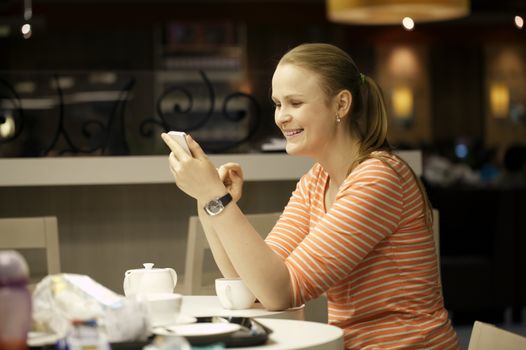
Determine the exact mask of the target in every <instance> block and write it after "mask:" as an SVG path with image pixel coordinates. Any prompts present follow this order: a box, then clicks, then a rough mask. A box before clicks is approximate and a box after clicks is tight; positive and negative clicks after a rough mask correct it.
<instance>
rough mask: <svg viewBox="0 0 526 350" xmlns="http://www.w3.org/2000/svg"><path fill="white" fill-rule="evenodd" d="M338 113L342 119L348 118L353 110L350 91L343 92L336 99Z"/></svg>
mask: <svg viewBox="0 0 526 350" xmlns="http://www.w3.org/2000/svg"><path fill="white" fill-rule="evenodd" d="M335 102H336V108H337V109H336V111H337V113H338V115H339V116H340V118H344V117H346V116H347V114H348V113H349V111H350V110H351V105H352V94H351V92H350V91H349V90H342V91H340V92H339V93H338V94H336V97H335Z"/></svg>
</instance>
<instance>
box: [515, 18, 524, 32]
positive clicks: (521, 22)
mask: <svg viewBox="0 0 526 350" xmlns="http://www.w3.org/2000/svg"><path fill="white" fill-rule="evenodd" d="M515 25H516V26H517V28H519V29H522V27H523V26H524V19H523V18H522V17H521V16H515Z"/></svg>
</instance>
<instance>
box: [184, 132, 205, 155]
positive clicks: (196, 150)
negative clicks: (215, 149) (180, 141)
mask: <svg viewBox="0 0 526 350" xmlns="http://www.w3.org/2000/svg"><path fill="white" fill-rule="evenodd" d="M186 143H187V144H188V148H190V152H192V154H193V155H194V157H195V158H203V157H206V154H205V152H204V151H203V149H202V148H201V146H200V145H199V144H198V143H197V142H196V141H195V140H194V139H193V138H192V136H190V135H186Z"/></svg>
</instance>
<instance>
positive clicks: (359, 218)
mask: <svg viewBox="0 0 526 350" xmlns="http://www.w3.org/2000/svg"><path fill="white" fill-rule="evenodd" d="M402 206H403V190H402V186H401V181H400V178H399V176H398V174H397V173H396V172H395V171H394V170H393V169H392V168H391V167H389V166H388V165H386V164H384V163H383V162H382V161H380V160H368V161H366V162H364V163H362V164H361V165H360V166H359V167H358V168H357V169H356V170H355V172H353V174H351V175H350V177H349V178H348V179H347V180H346V181H345V182H344V183H343V185H342V187H341V188H340V190H339V192H338V194H337V196H336V199H335V201H334V203H333V205H332V206H331V208H330V210H329V211H328V212H327V213H326V215H325V216H324V217H323V218H322V219H320V221H319V222H318V223H317V225H316V226H315V227H314V228H313V229H312V231H311V232H310V234H309V235H307V236H306V237H305V238H304V239H303V241H301V243H300V244H299V245H298V246H297V247H296V249H295V250H294V251H293V252H292V253H291V254H289V256H288V257H287V258H286V260H285V263H286V264H287V267H288V269H289V273H290V277H291V288H292V292H293V299H294V300H293V302H294V305H301V304H303V303H304V302H305V301H306V300H310V299H313V298H316V297H318V296H319V295H320V294H322V293H323V292H325V291H327V290H328V289H329V288H331V287H332V286H335V285H337V284H338V283H339V282H340V281H341V280H342V279H344V278H346V277H347V276H348V275H349V274H350V273H351V272H352V271H353V269H354V268H355V267H356V266H357V265H358V264H359V263H360V262H361V261H362V260H363V259H364V258H365V257H366V256H367V255H368V254H370V253H371V251H373V249H374V248H375V246H376V245H377V244H378V243H379V242H381V241H382V240H384V239H385V238H387V237H388V236H390V235H391V234H392V233H393V232H394V231H395V230H396V228H397V227H398V225H399V221H400V215H401V211H402Z"/></svg>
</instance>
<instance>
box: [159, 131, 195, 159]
mask: <svg viewBox="0 0 526 350" xmlns="http://www.w3.org/2000/svg"><path fill="white" fill-rule="evenodd" d="M161 138H162V139H163V141H164V143H165V144H166V145H167V146H168V148H170V150H171V151H172V153H173V154H174V156H175V158H176V159H177V160H185V159H189V158H191V156H190V155H188V153H186V152H185V150H184V149H183V148H182V147H181V146H179V144H178V143H177V142H175V141H174V140H173V139H172V138H171V137H170V136H168V134H166V133H164V132H163V133H162V134H161Z"/></svg>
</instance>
